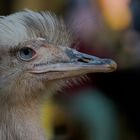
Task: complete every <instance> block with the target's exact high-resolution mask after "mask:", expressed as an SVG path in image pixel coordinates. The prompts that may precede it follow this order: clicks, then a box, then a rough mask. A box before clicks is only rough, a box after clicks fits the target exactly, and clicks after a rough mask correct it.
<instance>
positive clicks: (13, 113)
mask: <svg viewBox="0 0 140 140" xmlns="http://www.w3.org/2000/svg"><path fill="white" fill-rule="evenodd" d="M40 106H41V104H39V103H37V102H35V101H34V102H33V101H32V102H30V103H28V101H25V102H24V104H23V103H18V104H15V105H10V104H9V103H7V102H6V103H3V104H2V103H0V140H46V138H45V135H44V134H45V133H44V131H43V129H42V128H41V121H40V109H39V107H40Z"/></svg>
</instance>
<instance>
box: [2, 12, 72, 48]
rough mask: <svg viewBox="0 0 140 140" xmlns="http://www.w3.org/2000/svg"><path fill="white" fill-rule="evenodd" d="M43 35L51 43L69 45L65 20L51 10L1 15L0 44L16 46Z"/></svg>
mask: <svg viewBox="0 0 140 140" xmlns="http://www.w3.org/2000/svg"><path fill="white" fill-rule="evenodd" d="M38 37H42V38H45V39H47V41H48V42H49V43H51V44H59V45H68V44H69V43H70V36H69V34H68V32H67V31H66V27H65V25H64V24H63V20H61V19H58V18H57V17H56V16H55V14H52V13H49V12H33V11H30V10H25V11H22V12H18V13H15V14H12V15H9V16H6V17H5V16H1V17H0V45H3V46H16V45H18V44H19V43H22V42H24V41H26V40H30V39H36V38H38Z"/></svg>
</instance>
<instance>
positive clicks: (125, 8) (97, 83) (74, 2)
mask: <svg viewBox="0 0 140 140" xmlns="http://www.w3.org/2000/svg"><path fill="white" fill-rule="evenodd" d="M23 9H31V10H35V11H40V10H43V11H44V10H49V11H52V12H55V13H56V15H58V16H61V17H63V18H64V20H65V23H66V25H67V27H68V29H69V30H70V31H71V32H72V36H73V38H74V42H72V44H71V46H72V47H76V48H77V49H78V50H80V51H82V52H85V53H89V54H93V55H97V56H100V57H109V58H112V59H114V60H115V61H116V62H117V64H118V70H117V71H116V72H113V73H109V74H101V73H98V74H89V75H88V77H89V79H88V80H84V82H82V81H78V82H77V83H76V84H75V83H74V84H73V83H72V84H71V86H69V87H67V88H65V89H64V90H63V91H62V93H58V94H57V95H54V96H53V97H52V98H51V99H49V101H48V102H47V103H46V104H44V107H43V108H42V118H43V119H42V122H43V125H44V127H45V129H46V133H47V134H48V136H49V138H50V139H51V140H139V139H140V109H139V108H140V98H139V93H140V89H139V84H138V83H139V82H138V81H139V79H140V0H36V1H35V0H0V15H8V14H10V13H13V12H16V11H20V10H23Z"/></svg>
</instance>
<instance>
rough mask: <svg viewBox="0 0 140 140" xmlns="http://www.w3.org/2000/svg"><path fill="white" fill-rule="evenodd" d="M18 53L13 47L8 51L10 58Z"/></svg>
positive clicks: (17, 49)
mask: <svg viewBox="0 0 140 140" xmlns="http://www.w3.org/2000/svg"><path fill="white" fill-rule="evenodd" d="M18 51H19V48H18V47H17V46H15V47H13V48H10V50H9V54H10V55H11V56H16V54H17V52H18Z"/></svg>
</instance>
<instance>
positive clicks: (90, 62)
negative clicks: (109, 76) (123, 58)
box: [31, 48, 117, 79]
mask: <svg viewBox="0 0 140 140" xmlns="http://www.w3.org/2000/svg"><path fill="white" fill-rule="evenodd" d="M64 54H65V55H66V56H67V58H69V59H67V60H62V61H57V62H54V63H49V64H46V65H38V67H34V69H33V70H32V71H31V73H53V75H54V73H55V78H56V77H57V78H59V74H60V75H61V77H69V76H75V75H81V74H86V73H95V72H112V71H114V70H115V69H116V68H117V64H116V63H115V62H114V61H113V60H111V59H101V58H98V57H95V56H93V55H88V54H85V53H80V52H78V51H76V50H74V49H71V48H66V49H65V50H64ZM56 74H57V76H56ZM62 74H63V76H62ZM48 75H49V74H48ZM64 75H65V76H64ZM49 76H50V75H49ZM50 77H51V76H50ZM52 79H54V78H52Z"/></svg>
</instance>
